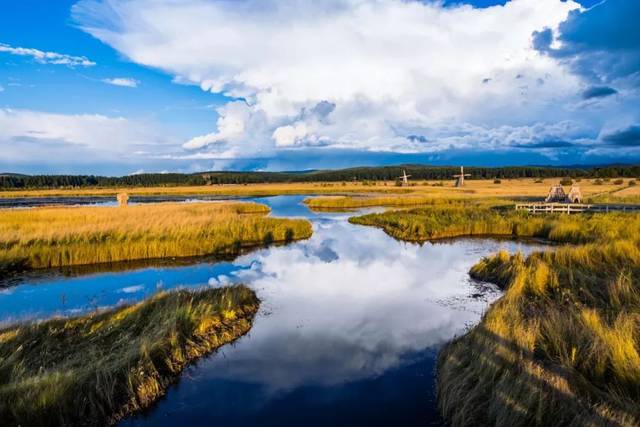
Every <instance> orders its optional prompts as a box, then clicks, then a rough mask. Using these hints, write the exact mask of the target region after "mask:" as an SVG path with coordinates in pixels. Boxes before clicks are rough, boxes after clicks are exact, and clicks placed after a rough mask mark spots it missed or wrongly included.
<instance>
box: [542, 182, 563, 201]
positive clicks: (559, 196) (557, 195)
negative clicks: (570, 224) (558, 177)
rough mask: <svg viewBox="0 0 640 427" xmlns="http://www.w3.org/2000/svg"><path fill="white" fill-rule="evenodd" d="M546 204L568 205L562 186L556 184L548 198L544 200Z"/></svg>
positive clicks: (550, 190)
mask: <svg viewBox="0 0 640 427" xmlns="http://www.w3.org/2000/svg"><path fill="white" fill-rule="evenodd" d="M544 202H545V203H566V202H567V194H566V193H565V192H564V188H562V185H560V184H556V185H554V186H552V187H551V188H550V189H549V194H548V195H547V198H546V199H544Z"/></svg>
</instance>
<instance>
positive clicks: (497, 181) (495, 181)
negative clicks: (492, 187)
mask: <svg viewBox="0 0 640 427" xmlns="http://www.w3.org/2000/svg"><path fill="white" fill-rule="evenodd" d="M493 183H494V184H502V181H500V180H499V179H498V178H496V179H494V180H493Z"/></svg>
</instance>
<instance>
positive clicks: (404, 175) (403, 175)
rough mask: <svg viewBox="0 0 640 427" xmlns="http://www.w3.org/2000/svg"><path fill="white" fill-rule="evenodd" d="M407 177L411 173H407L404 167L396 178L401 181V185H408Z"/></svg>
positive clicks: (409, 176)
mask: <svg viewBox="0 0 640 427" xmlns="http://www.w3.org/2000/svg"><path fill="white" fill-rule="evenodd" d="M409 178H411V175H407V171H405V170H404V169H403V170H402V176H399V177H398V178H396V179H398V180H400V181H402V186H403V187H408V186H409Z"/></svg>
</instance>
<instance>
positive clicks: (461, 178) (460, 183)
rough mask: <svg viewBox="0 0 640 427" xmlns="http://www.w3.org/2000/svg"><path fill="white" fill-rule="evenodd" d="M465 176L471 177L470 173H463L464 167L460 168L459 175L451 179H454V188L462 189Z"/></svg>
mask: <svg viewBox="0 0 640 427" xmlns="http://www.w3.org/2000/svg"><path fill="white" fill-rule="evenodd" d="M465 176H471V174H470V173H464V166H460V175H453V177H454V178H455V179H456V187H463V186H464V177H465Z"/></svg>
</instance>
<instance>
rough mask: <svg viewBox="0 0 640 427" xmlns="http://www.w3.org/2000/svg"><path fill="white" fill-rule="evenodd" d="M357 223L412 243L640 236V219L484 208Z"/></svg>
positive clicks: (378, 216) (379, 216)
mask: <svg viewBox="0 0 640 427" xmlns="http://www.w3.org/2000/svg"><path fill="white" fill-rule="evenodd" d="M349 221H350V222H351V223H353V224H359V225H370V226H376V227H380V228H382V229H383V230H384V231H385V232H386V233H387V234H389V235H390V236H392V237H395V238H397V239H402V240H407V241H426V240H434V239H442V238H451V237H460V236H503V237H536V238H544V239H548V240H551V241H555V242H561V243H586V242H593V241H600V240H605V239H607V240H611V239H618V238H626V237H627V236H629V235H639V236H640V220H639V219H638V217H637V216H630V215H628V214H625V213H610V214H607V215H599V214H593V215H573V216H568V215H562V214H557V215H548V216H540V215H534V214H530V213H527V212H524V211H513V210H510V209H507V208H496V207H488V206H482V205H461V206H444V207H443V206H433V207H425V208H417V209H409V210H403V211H399V210H395V211H387V212H383V213H375V214H368V215H363V216H356V217H352V218H350V219H349Z"/></svg>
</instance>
